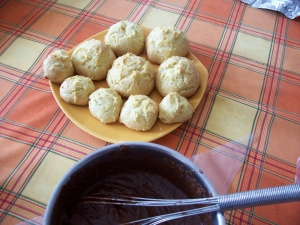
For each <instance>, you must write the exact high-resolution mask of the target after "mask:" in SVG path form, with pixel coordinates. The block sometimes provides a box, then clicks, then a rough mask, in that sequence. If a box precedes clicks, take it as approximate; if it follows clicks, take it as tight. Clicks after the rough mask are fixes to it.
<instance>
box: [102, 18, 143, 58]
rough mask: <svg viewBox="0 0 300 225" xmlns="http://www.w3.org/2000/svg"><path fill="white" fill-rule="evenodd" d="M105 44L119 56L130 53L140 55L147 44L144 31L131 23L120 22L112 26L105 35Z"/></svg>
mask: <svg viewBox="0 0 300 225" xmlns="http://www.w3.org/2000/svg"><path fill="white" fill-rule="evenodd" d="M104 42H105V44H107V45H109V46H110V47H111V49H112V50H113V51H114V53H115V54H116V55H117V56H121V55H125V54H126V53H129V52H130V53H133V54H135V55H139V54H140V53H141V52H142V51H143V50H144V44H145V40H144V33H143V30H142V29H141V28H140V27H139V26H138V25H136V24H134V23H131V22H129V21H120V22H118V23H116V24H114V25H112V26H111V27H110V28H109V29H108V31H107V34H106V35H105V39H104Z"/></svg>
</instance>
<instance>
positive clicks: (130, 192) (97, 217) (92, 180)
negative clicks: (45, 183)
mask: <svg viewBox="0 0 300 225" xmlns="http://www.w3.org/2000/svg"><path fill="white" fill-rule="evenodd" d="M122 151H123V152H125V153H126V155H127V154H128V152H127V149H122ZM143 159H144V160H141V159H138V160H136V159H129V158H128V160H126V162H124V160H120V158H117V159H115V160H114V161H113V162H112V161H108V162H107V163H106V162H103V163H102V164H101V167H99V168H97V167H93V168H90V169H88V170H85V173H81V174H76V175H74V177H72V179H74V180H77V181H79V180H82V179H84V180H85V181H84V182H80V185H79V186H78V182H77V184H76V185H74V186H71V188H70V187H65V190H64V191H65V192H66V193H67V192H68V196H69V197H68V204H67V206H65V207H64V209H65V210H64V211H65V213H64V216H63V217H64V218H63V219H62V220H61V221H62V222H61V224H62V225H69V224H72V225H83V224H99V225H101V224H120V223H125V222H130V221H134V220H138V219H142V218H147V217H152V216H156V215H161V214H166V213H172V212H177V211H183V210H188V209H193V208H196V207H200V206H168V207H141V206H125V205H122V206H116V205H108V204H107V205H106V204H97V203H91V202H85V201H84V200H82V199H83V198H84V197H86V196H95V195H101V196H111V195H127V196H135V197H149V198H168V199H182V198H199V197H204V196H205V191H204V189H203V188H202V187H201V186H199V184H198V183H197V182H196V180H195V179H194V178H193V177H192V176H191V175H192V174H193V172H194V171H185V170H184V169H183V168H182V167H180V166H178V165H177V164H176V163H174V162H172V161H169V160H167V159H164V160H157V159H152V156H151V155H147V156H144V157H143ZM91 174H92V176H91ZM86 177H89V178H88V179H87V178H86ZM71 189H77V190H78V189H80V190H85V191H84V192H81V191H80V192H78V191H77V192H76V191H75V192H73V194H72V195H71V196H72V197H70V193H69V192H70V190H71ZM164 224H189V225H193V224H197V225H200V224H212V223H211V221H210V218H209V216H208V215H197V216H190V217H186V218H182V219H176V220H172V221H169V222H166V223H164Z"/></svg>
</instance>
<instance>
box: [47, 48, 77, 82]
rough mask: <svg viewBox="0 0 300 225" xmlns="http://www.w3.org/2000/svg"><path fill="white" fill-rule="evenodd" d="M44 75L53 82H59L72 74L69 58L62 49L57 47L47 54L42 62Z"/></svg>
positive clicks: (72, 68) (72, 69)
mask: <svg viewBox="0 0 300 225" xmlns="http://www.w3.org/2000/svg"><path fill="white" fill-rule="evenodd" d="M43 71H44V77H45V78H47V79H49V80H51V81H52V82H54V83H57V84H61V83H62V82H63V81H64V80H65V79H66V78H68V77H70V76H73V75H74V67H73V64H72V62H71V58H70V57H69V55H68V52H66V51H65V50H63V49H57V50H55V51H54V52H52V53H51V54H49V55H48V56H47V58H46V59H45V60H44V62H43Z"/></svg>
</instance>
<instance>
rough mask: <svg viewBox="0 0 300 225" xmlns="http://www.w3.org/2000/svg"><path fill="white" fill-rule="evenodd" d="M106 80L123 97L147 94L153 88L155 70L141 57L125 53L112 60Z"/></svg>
mask: <svg viewBox="0 0 300 225" xmlns="http://www.w3.org/2000/svg"><path fill="white" fill-rule="evenodd" d="M106 81H107V84H108V86H109V87H110V88H112V89H114V90H115V91H116V92H118V93H119V94H120V95H121V96H123V97H129V96H130V95H148V94H149V93H150V92H151V91H152V90H153V88H154V83H155V71H154V68H153V66H152V65H151V63H149V62H148V61H147V60H146V59H144V58H143V57H140V56H136V55H134V54H131V53H127V54H126V55H123V56H120V57H119V58H117V59H116V60H115V61H114V63H113V65H112V67H111V69H110V70H109V71H108V74H107V78H106Z"/></svg>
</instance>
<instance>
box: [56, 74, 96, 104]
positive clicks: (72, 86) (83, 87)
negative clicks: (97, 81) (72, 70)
mask: <svg viewBox="0 0 300 225" xmlns="http://www.w3.org/2000/svg"><path fill="white" fill-rule="evenodd" d="M94 91H95V86H94V83H93V81H92V80H91V79H90V78H89V77H85V76H80V75H76V76H72V77H69V78H67V79H65V81H64V82H63V83H62V84H61V85H60V89H59V92H60V97H61V98H62V99H63V100H64V101H66V102H67V103H70V104H74V105H87V104H88V102H89V96H90V94H91V93H92V92H94Z"/></svg>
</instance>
